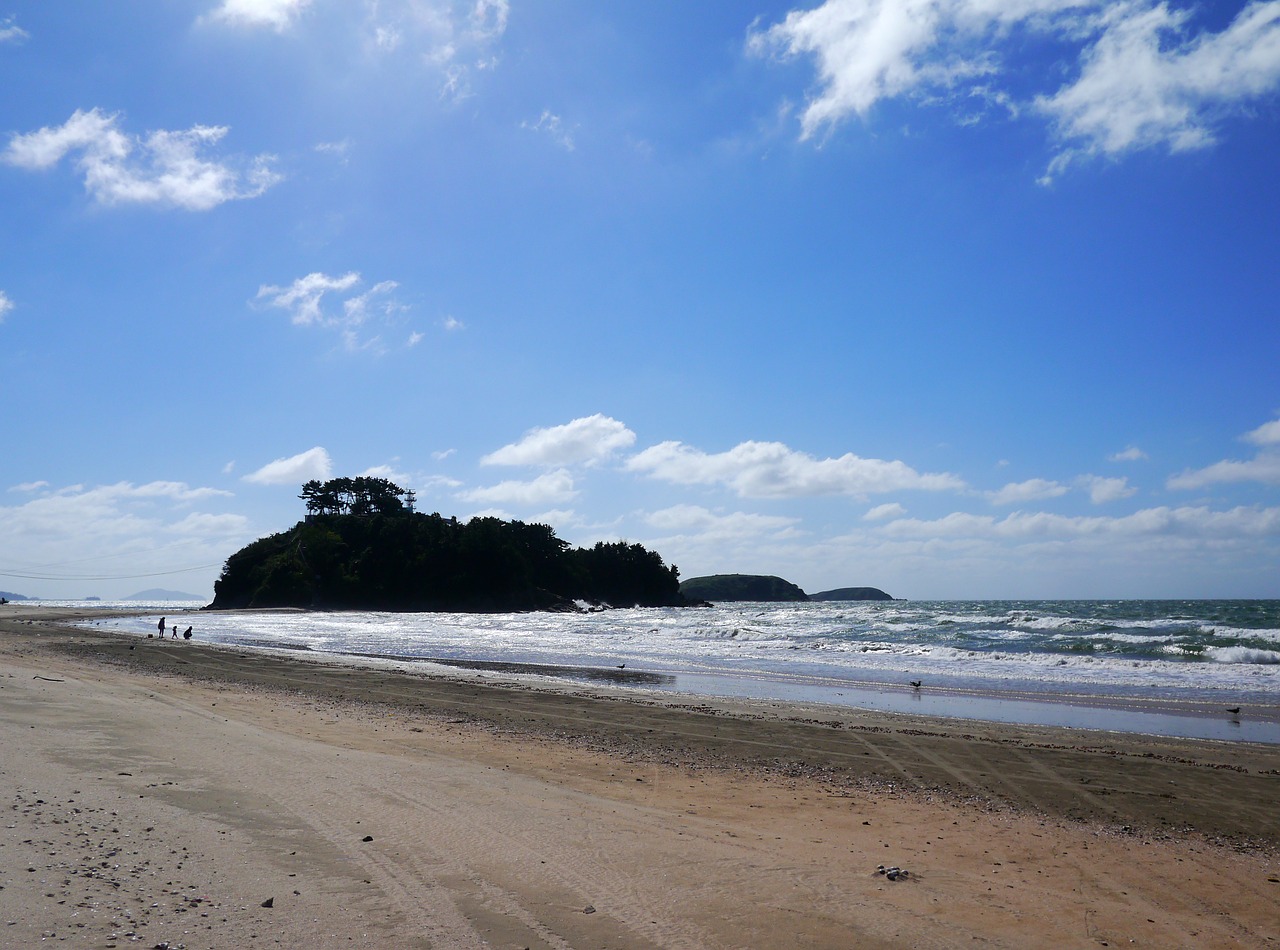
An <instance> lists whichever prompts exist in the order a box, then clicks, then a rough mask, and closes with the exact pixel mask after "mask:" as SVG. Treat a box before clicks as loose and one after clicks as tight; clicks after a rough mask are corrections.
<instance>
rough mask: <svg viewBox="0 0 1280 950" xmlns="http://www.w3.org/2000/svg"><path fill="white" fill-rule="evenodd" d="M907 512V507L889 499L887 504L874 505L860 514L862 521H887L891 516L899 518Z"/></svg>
mask: <svg viewBox="0 0 1280 950" xmlns="http://www.w3.org/2000/svg"><path fill="white" fill-rule="evenodd" d="M906 513H907V509H906V508H904V507H902V505H900V504H898V503H897V502H896V501H891V502H889V503H888V504H887V505H876V506H875V507H874V508H872V509H870V510H869V511H868V512H867V513H866V514H865V515H863V516H862V520H863V521H889V520H891V519H893V518H901V517H902V516H903V515H905V514H906Z"/></svg>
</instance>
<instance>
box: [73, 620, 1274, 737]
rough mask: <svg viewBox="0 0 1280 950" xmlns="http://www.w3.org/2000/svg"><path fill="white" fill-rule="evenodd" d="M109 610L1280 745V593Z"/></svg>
mask: <svg viewBox="0 0 1280 950" xmlns="http://www.w3.org/2000/svg"><path fill="white" fill-rule="evenodd" d="M75 606H79V607H84V606H86V605H85V604H84V603H83V602H80V603H77V604H75ZM92 606H100V607H102V608H115V609H119V608H124V609H131V610H133V609H136V610H143V611H152V613H149V614H148V615H146V616H138V617H104V618H103V619H101V620H94V621H89V622H90V623H92V624H94V625H96V626H99V627H106V628H110V629H113V630H117V631H120V632H124V633H129V634H134V635H138V636H145V635H146V634H148V633H154V631H155V625H156V622H157V619H158V616H159V614H160V613H163V612H166V611H167V612H168V613H169V614H170V615H171V617H172V620H176V621H177V622H178V623H179V624H180V625H181V627H182V628H183V629H185V628H186V626H187V625H192V626H193V627H194V628H195V635H196V637H198V638H199V639H200V640H201V641H204V642H213V643H222V644H227V645H234V646H237V647H242V648H249V649H269V650H290V651H305V652H307V653H309V654H312V655H315V656H317V657H328V658H334V659H337V658H343V659H345V660H346V661H348V662H357V663H364V664H372V665H381V664H391V665H397V666H398V665H401V664H409V665H411V666H414V667H418V668H424V669H432V670H445V669H448V670H452V671H454V673H455V674H456V675H472V676H502V677H513V676H514V677H522V678H526V679H527V680H529V681H535V680H554V681H558V682H561V683H566V682H567V683H569V684H573V683H582V684H588V683H590V684H596V685H604V686H607V687H610V688H615V687H616V688H626V689H633V690H648V691H653V692H656V693H660V694H675V695H684V696H721V697H735V698H742V699H749V700H757V701H770V700H776V701H793V702H815V703H827V704H833V705H845V706H854V707H862V708H869V709H879V710H885V711H892V712H911V713H919V714H925V715H941V716H951V717H960V718H971V719H978V720H995V721H1004V722H1017V723H1026V724H1041V725H1063V726H1074V727H1080V728H1094V729H1118V730H1121V731H1129V732H1145V733H1151V734H1158V735H1174V736H1184V737H1192V738H1205V739H1225V740H1237V741H1259V742H1280V601H1276V600H1231V601H1227V600H1160V601H1155V600H1097V601H1040V600H1037V601H932V602H924V601H892V602H887V601H886V602H845V603H834V602H828V603H800V604H765V603H745V604H724V605H719V606H715V607H710V608H682V609H632V610H607V611H600V612H595V613H580V614H559V613H516V614H430V613H425V614H424V613H377V612H334V613H310V612H275V611H270V612H236V613H223V612H216V611H215V612H199V613H193V612H192V608H194V607H197V606H199V605H196V604H191V603H181V602H169V603H164V604H152V605H143V604H138V603H136V602H120V603H107V602H103V603H100V604H97V605H92ZM915 682H918V683H919V684H920V686H919V687H918V688H917V687H915V686H913V685H912V684H913V683H915ZM1236 707H1240V710H1241V711H1240V713H1238V714H1233V713H1229V712H1228V711H1227V710H1229V709H1234V708H1236Z"/></svg>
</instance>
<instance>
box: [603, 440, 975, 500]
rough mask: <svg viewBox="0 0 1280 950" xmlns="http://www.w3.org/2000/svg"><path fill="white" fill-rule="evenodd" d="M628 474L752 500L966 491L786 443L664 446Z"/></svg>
mask: <svg viewBox="0 0 1280 950" xmlns="http://www.w3.org/2000/svg"><path fill="white" fill-rule="evenodd" d="M627 468H628V469H629V470H631V471H635V472H644V473H647V474H649V475H651V476H653V477H654V478H658V479H661V480H663V481H667V482H674V483H676V484H681V485H715V484H720V485H724V486H726V487H728V488H730V489H732V490H733V491H734V492H736V493H737V494H738V495H740V496H742V497H752V498H782V497H794V498H800V497H811V496H818V495H852V496H855V497H865V496H867V495H872V494H882V493H884V492H890V491H900V490H906V489H916V490H923V491H958V490H960V489H962V488H963V487H964V482H963V481H962V480H961V479H959V478H957V477H956V476H954V475H950V474H945V473H936V474H929V473H925V474H921V473H920V472H917V471H916V470H915V469H913V468H911V466H909V465H907V464H906V463H905V462H898V461H885V460H882V459H867V458H859V457H858V456H856V455H853V454H852V453H849V454H846V455H842V456H840V457H839V458H826V459H818V458H814V457H813V456H811V455H807V454H806V453H804V452H797V451H795V450H794V449H791V448H788V447H787V446H786V445H783V444H782V443H780V442H743V443H741V444H739V445H737V446H734V447H733V448H732V449H729V450H728V451H727V452H718V453H707V452H703V451H701V450H700V449H696V448H693V447H692V446H688V445H684V444H683V443H681V442H663V443H660V444H658V445H655V446H652V447H651V448H648V449H645V450H644V451H643V452H640V453H639V454H637V455H634V456H632V457H631V458H630V459H629V460H628V461H627Z"/></svg>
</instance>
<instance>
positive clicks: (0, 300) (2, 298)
mask: <svg viewBox="0 0 1280 950" xmlns="http://www.w3.org/2000/svg"><path fill="white" fill-rule="evenodd" d="M12 309H13V301H12V300H10V299H9V297H8V295H7V294H5V292H4V291H3V290H0V323H4V315H5V314H6V313H8V312H9V311H10V310H12Z"/></svg>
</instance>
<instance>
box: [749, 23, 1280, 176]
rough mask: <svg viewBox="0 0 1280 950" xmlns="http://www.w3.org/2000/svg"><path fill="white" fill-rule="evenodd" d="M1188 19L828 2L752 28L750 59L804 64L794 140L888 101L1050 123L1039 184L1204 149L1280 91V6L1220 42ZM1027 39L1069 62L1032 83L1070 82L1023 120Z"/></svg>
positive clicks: (1233, 28)
mask: <svg viewBox="0 0 1280 950" xmlns="http://www.w3.org/2000/svg"><path fill="white" fill-rule="evenodd" d="M1191 18H1192V17H1191V11H1189V10H1181V11H1179V10H1171V9H1170V8H1169V6H1168V4H1167V3H1164V2H1161V3H1155V2H1153V0H1119V2H1106V0H1001V2H997V0H826V2H825V3H822V4H821V5H820V6H818V7H816V8H813V9H810V10H793V11H792V12H790V13H788V14H787V16H786V17H785V18H784V19H783V20H782V21H781V22H779V23H776V24H774V25H772V26H769V27H767V28H765V29H754V30H753V31H752V32H751V34H750V35H749V38H748V48H749V49H751V50H752V51H754V52H757V53H768V52H773V53H777V54H779V55H781V56H783V57H797V56H805V57H811V58H812V59H813V61H814V65H815V69H816V72H817V77H818V88H817V90H816V92H815V93H814V95H813V96H812V97H811V98H810V100H809V102H808V103H807V105H806V107H805V109H804V110H803V113H802V115H801V134H802V138H806V139H807V138H810V137H812V136H814V135H816V134H817V133H818V132H819V131H821V130H823V129H830V128H832V127H833V126H835V125H836V124H838V123H840V122H842V121H844V120H846V119H848V118H849V117H851V116H855V115H856V116H860V117H862V118H864V119H865V118H866V117H867V116H868V115H869V114H870V112H871V110H872V109H873V108H874V107H875V106H876V105H877V104H878V103H880V102H882V101H884V100H888V99H895V98H902V97H913V98H916V99H918V100H922V101H923V100H928V101H931V102H938V101H949V102H952V103H972V102H974V101H979V100H981V101H987V102H991V103H994V104H997V105H998V106H1000V108H1001V110H1002V111H1003V112H1005V113H1007V114H1009V115H1011V116H1014V117H1016V116H1018V115H1020V114H1028V113H1032V114H1039V115H1043V116H1045V117H1047V118H1048V119H1049V120H1050V121H1051V122H1052V123H1053V125H1054V129H1055V131H1056V133H1057V135H1058V136H1059V138H1060V139H1061V140H1062V141H1063V142H1064V143H1065V146H1064V149H1063V151H1062V152H1060V153H1059V154H1058V155H1057V156H1056V157H1055V158H1054V159H1053V161H1052V162H1051V164H1050V167H1049V171H1048V173H1047V175H1046V180H1047V179H1048V178H1049V177H1050V176H1052V175H1053V174H1056V173H1058V172H1060V171H1061V170H1062V169H1063V168H1065V167H1066V166H1067V165H1068V164H1069V163H1070V162H1071V161H1073V160H1075V159H1076V158H1079V157H1083V156H1089V155H1098V154H1103V155H1110V156H1118V155H1120V154H1123V153H1125V152H1127V151H1130V150H1132V149H1140V148H1150V147H1152V146H1157V145H1164V146H1167V147H1168V148H1169V149H1170V150H1171V151H1180V150H1185V149H1188V148H1197V147H1201V146H1204V145H1206V144H1209V143H1210V142H1212V141H1213V133H1212V130H1211V125H1212V123H1213V121H1214V120H1215V119H1216V118H1218V117H1219V116H1221V115H1222V114H1223V113H1225V112H1227V111H1230V110H1232V109H1235V108H1238V107H1239V106H1240V105H1241V104H1243V103H1245V102H1247V101H1248V100H1250V99H1252V98H1256V97H1259V96H1262V95H1264V94H1267V93H1270V92H1272V91H1274V90H1275V89H1276V87H1277V86H1278V85H1280V0H1266V2H1255V3H1250V4H1248V5H1247V6H1246V7H1245V8H1244V9H1243V10H1242V11H1241V12H1240V13H1239V15H1238V16H1237V17H1236V18H1235V19H1234V20H1233V21H1232V22H1231V24H1229V25H1228V26H1227V28H1226V29H1224V30H1223V31H1222V32H1220V33H1205V32H1199V33H1192V32H1190V31H1189V29H1188V24H1189V21H1190V20H1191ZM1029 36H1032V37H1045V38H1047V39H1048V40H1049V41H1051V42H1053V43H1055V44H1057V45H1058V46H1059V47H1061V48H1064V49H1069V50H1071V53H1070V55H1071V57H1072V61H1069V62H1065V63H1062V62H1059V63H1053V64H1050V66H1049V67H1048V69H1047V70H1046V71H1045V72H1044V74H1043V75H1042V76H1040V77H1031V78H1032V79H1033V80H1034V79H1037V78H1038V79H1039V81H1040V82H1041V83H1042V84H1047V83H1050V82H1052V83H1057V82H1059V79H1058V78H1057V77H1059V76H1061V74H1062V71H1063V69H1064V68H1065V69H1066V70H1069V71H1071V72H1076V71H1077V70H1078V75H1077V78H1076V79H1075V80H1074V81H1073V82H1070V83H1068V84H1067V85H1065V86H1062V87H1061V88H1059V89H1058V90H1057V91H1056V92H1053V93H1052V94H1047V93H1045V92H1041V93H1040V94H1039V95H1038V96H1035V97H1034V99H1033V101H1032V102H1031V103H1030V104H1031V105H1032V106H1033V108H1031V109H1026V108H1023V106H1024V103H1019V102H1018V101H1017V99H1016V97H1014V96H1013V95H1012V94H1011V92H1010V91H1009V90H1008V89H1006V88H1001V86H1000V83H1001V81H1002V79H1003V76H1004V72H1005V65H1004V56H1005V55H1006V54H1008V55H1016V54H1017V53H1018V51H1019V49H1020V47H1021V46H1022V45H1023V44H1025V42H1026V40H1027V37H1029ZM1024 78H1025V77H1024ZM968 112H969V110H968V109H967V108H966V113H968ZM972 118H973V117H972V115H971V114H966V115H965V116H964V117H962V118H961V119H960V121H962V122H966V123H967V122H970V121H972Z"/></svg>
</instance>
